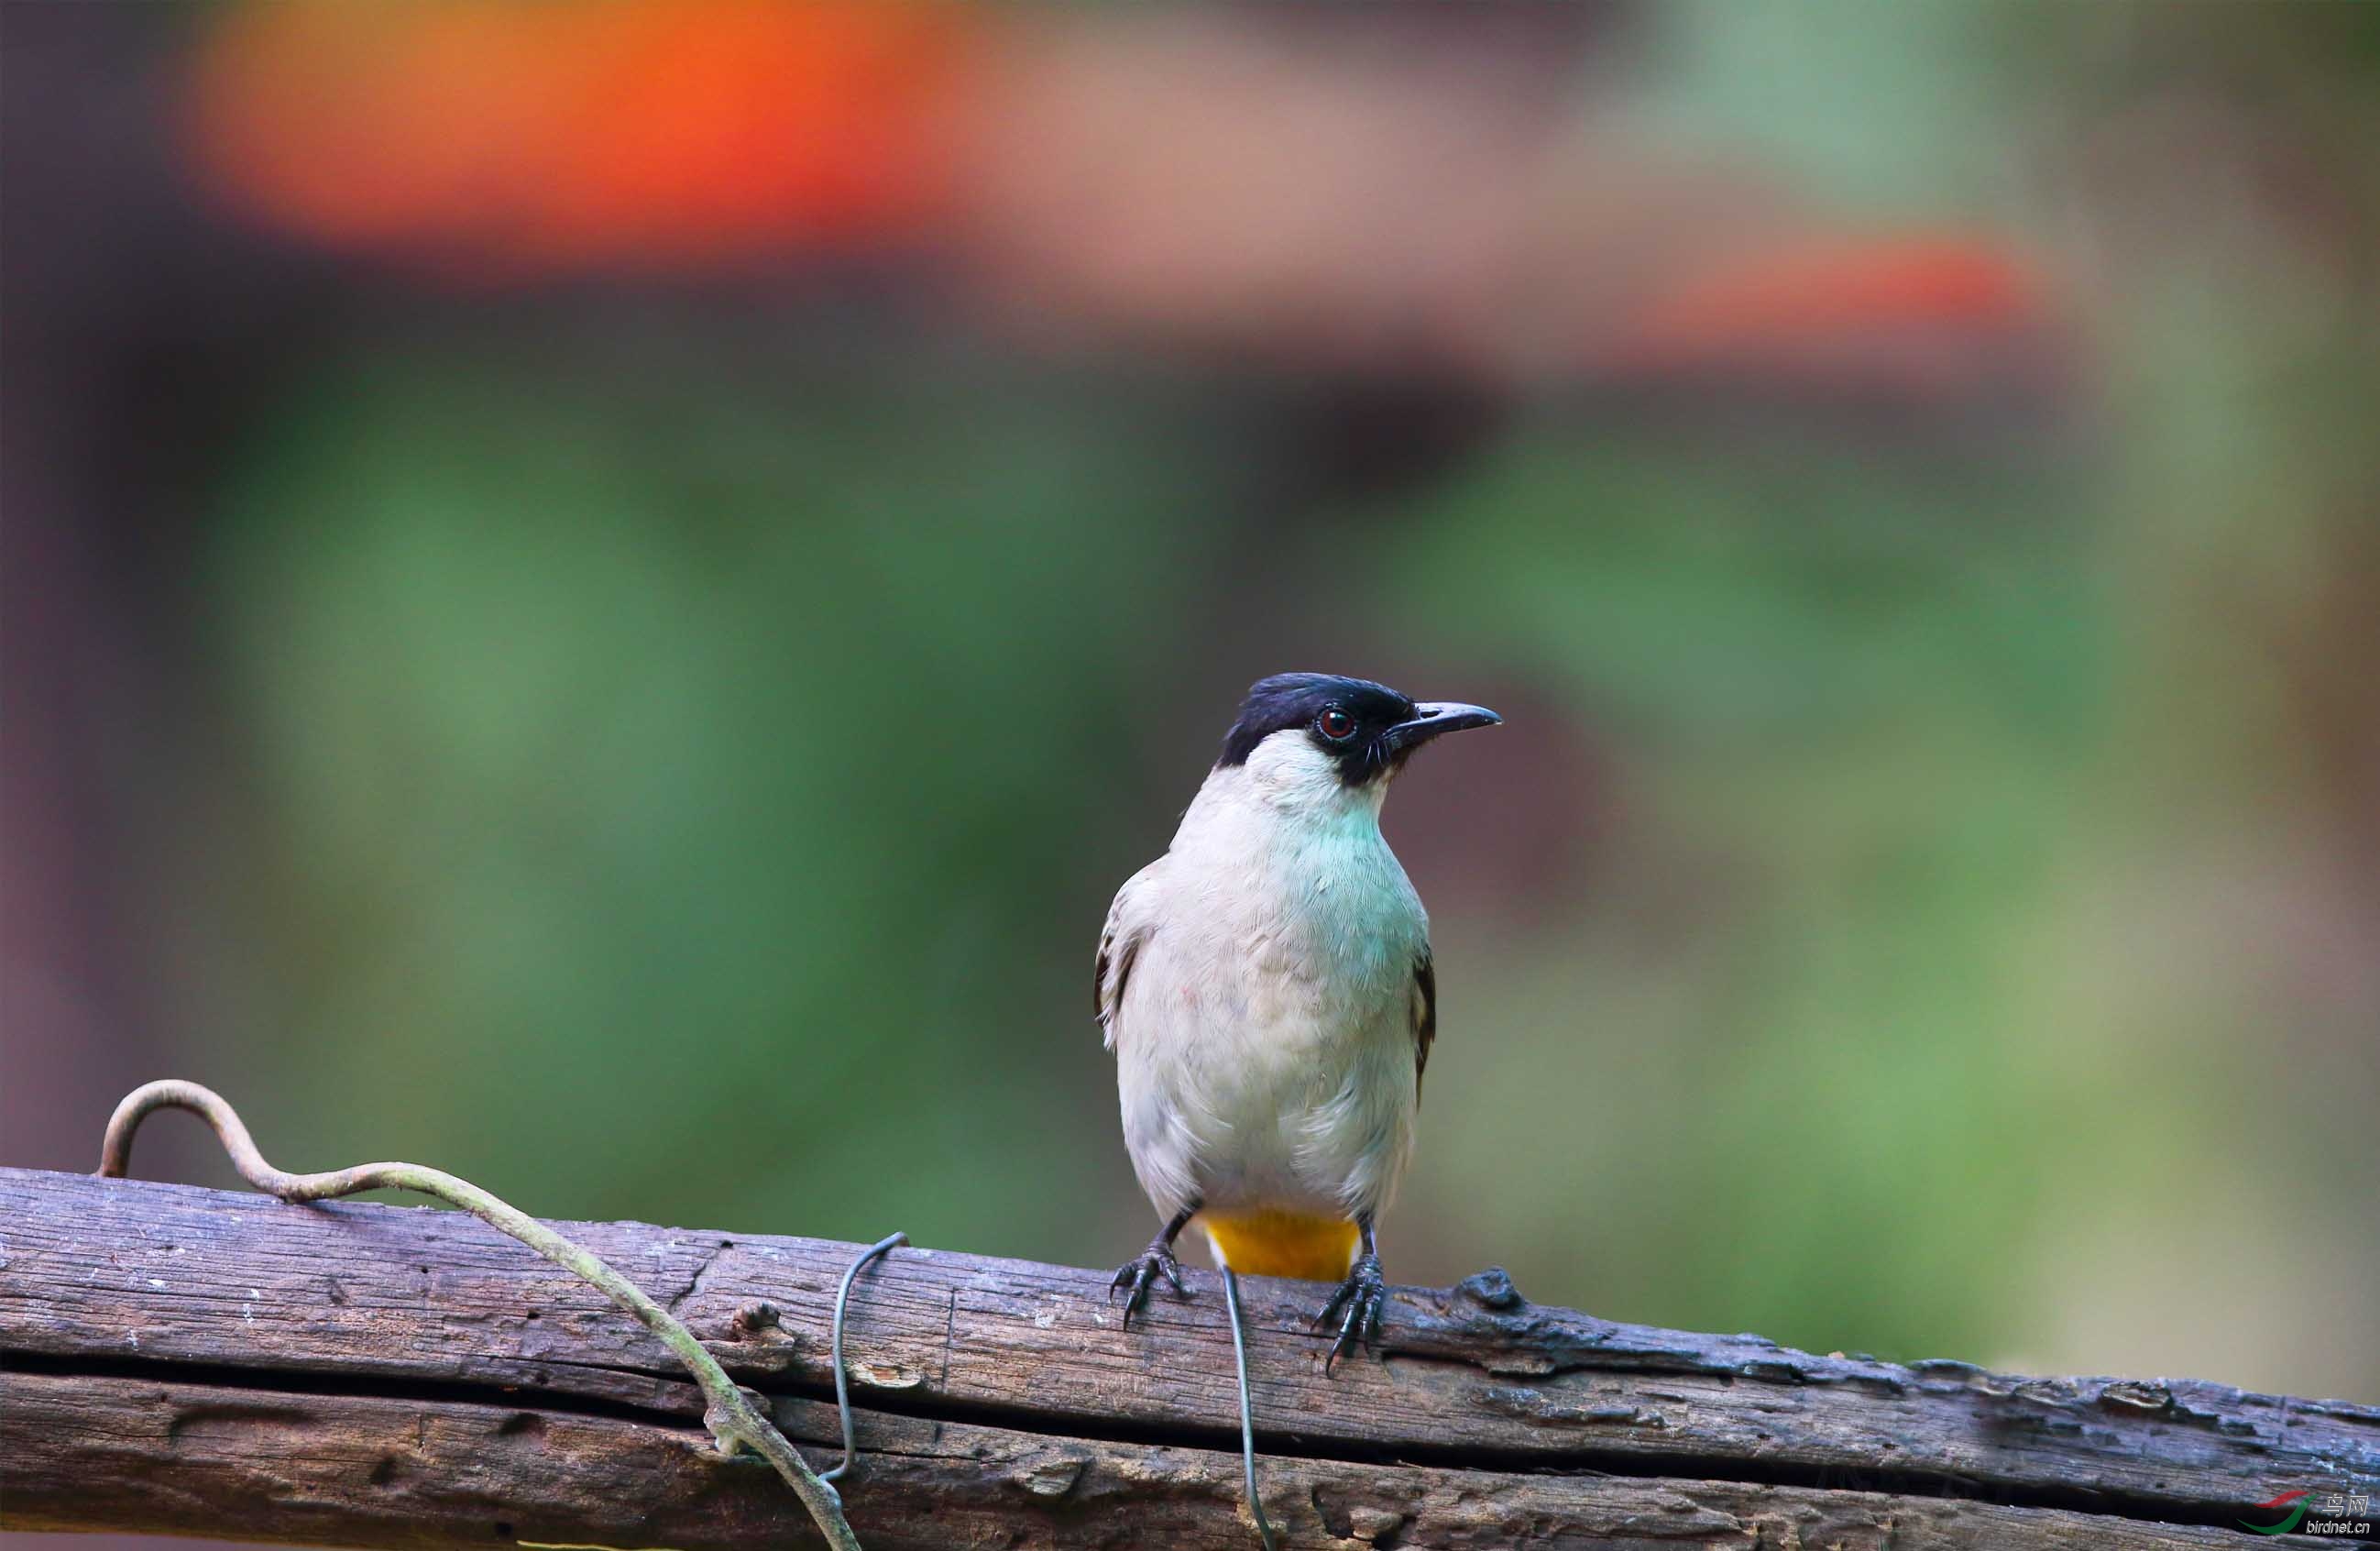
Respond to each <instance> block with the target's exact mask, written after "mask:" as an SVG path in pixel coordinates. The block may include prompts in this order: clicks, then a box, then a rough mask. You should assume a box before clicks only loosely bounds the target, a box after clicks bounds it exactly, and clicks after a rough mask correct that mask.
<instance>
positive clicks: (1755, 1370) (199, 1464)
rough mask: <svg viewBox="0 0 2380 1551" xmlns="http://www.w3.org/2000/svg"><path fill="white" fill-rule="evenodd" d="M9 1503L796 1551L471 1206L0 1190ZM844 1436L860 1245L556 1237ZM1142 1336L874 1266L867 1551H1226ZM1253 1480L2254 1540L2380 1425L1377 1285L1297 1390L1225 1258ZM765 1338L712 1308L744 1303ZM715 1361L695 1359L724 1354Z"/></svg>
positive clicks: (661, 1399) (2322, 1485) (950, 1261)
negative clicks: (1238, 1303)
mask: <svg viewBox="0 0 2380 1551" xmlns="http://www.w3.org/2000/svg"><path fill="white" fill-rule="evenodd" d="M0 1224H5V1227H0V1361H5V1362H6V1367H7V1369H8V1374H7V1378H6V1401H5V1404H0V1524H5V1526H6V1528H9V1529H45V1528H71V1529H111V1530H165V1531H175V1532H180V1533H208V1534H225V1535H237V1536H245V1537H249V1538H258V1539H276V1540H285V1541H298V1542H308V1543H312V1544H317V1545H356V1546H418V1545H432V1544H436V1545H449V1544H453V1543H455V1542H457V1541H476V1542H481V1543H489V1544H504V1543H520V1544H527V1545H565V1544H568V1545H613V1546H631V1545H634V1546H658V1545H668V1546H674V1547H679V1548H682V1551H693V1548H696V1547H707V1546H712V1545H719V1546H725V1545H729V1544H731V1543H737V1542H740V1543H742V1544H744V1545H750V1544H754V1537H755V1536H761V1535H765V1536H769V1537H771V1538H772V1539H774V1540H778V1541H784V1540H791V1541H793V1542H795V1543H797V1544H809V1543H810V1542H811V1540H812V1539H813V1538H814V1532H812V1531H811V1529H810V1528H809V1525H808V1522H807V1516H806V1515H805V1514H804V1513H803V1511H802V1509H801V1508H800V1506H799V1504H798V1503H796V1502H795V1500H794V1498H793V1496H792V1495H791V1494H790V1493H789V1492H787V1491H786V1490H785V1488H784V1485H783V1483H782V1482H780V1481H779V1480H777V1478H776V1477H775V1476H774V1475H773V1474H771V1472H769V1471H768V1470H767V1469H766V1467H764V1466H760V1465H758V1464H756V1463H753V1462H749V1461H741V1460H729V1459H722V1458H721V1457H719V1456H718V1455H717V1454H716V1453H715V1452H713V1451H711V1450H710V1448H709V1447H708V1440H707V1437H706V1435H704V1433H703V1432H702V1430H701V1427H700V1425H699V1416H700V1412H701V1402H700V1398H699V1396H698V1392H697V1391H696V1389H695V1387H694V1386H693V1384H692V1383H691V1382H690V1381H689V1380H687V1379H686V1376H685V1375H684V1374H683V1371H682V1370H679V1369H678V1368H677V1367H676V1365H675V1364H674V1362H673V1361H672V1359H671V1358H670V1357H669V1355H668V1353H667V1352H666V1351H665V1350H664V1349H662V1347H661V1345H660V1344H659V1343H658V1342H657V1341H655V1340H654V1339H653V1338H652V1337H650V1336H649V1335H648V1334H647V1333H646V1332H645V1331H644V1330H643V1329H641V1328H640V1327H639V1326H637V1325H635V1324H634V1323H633V1322H631V1321H629V1320H628V1319H626V1318H625V1316H623V1315H621V1314H620V1313H618V1311H617V1310H615V1309H613V1307H612V1306H611V1305H610V1304H609V1303H607V1302H606V1301H604V1300H603V1299H602V1297H601V1295H600V1294H598V1293H596V1292H595V1291H594V1290H593V1289H592V1288H589V1287H587V1286H586V1285H585V1284H583V1283H581V1282H579V1281H577V1279H576V1278H574V1277H572V1276H569V1275H567V1274H566V1273H565V1272H563V1271H561V1270H560V1269H558V1268H557V1267H555V1266H553V1265H552V1264H548V1263H547V1262H544V1261H542V1260H540V1259H539V1258H537V1257H536V1256H535V1255H533V1254H531V1253H529V1252H528V1251H526V1250H525V1249H523V1248H522V1247H521V1246H520V1245H518V1244H516V1243H515V1242H513V1241H512V1240H508V1239H505V1238H504V1237H502V1236H501V1235H499V1234H497V1233H495V1232H493V1231H492V1230H490V1229H488V1228H487V1227H484V1226H483V1225H481V1224H480V1223H478V1222H476V1221H474V1220H472V1219H471V1218H469V1217H468V1216H464V1215H459V1214H455V1213H450V1212H443V1211H431V1210H412V1209H406V1208H398V1207H388V1206H377V1205H370V1204H359V1203H337V1204H327V1205H313V1206H289V1205H285V1204H282V1203H277V1202H274V1201H272V1200H270V1199H267V1198H263V1197H259V1196H252V1195H243V1194H234V1193H227V1192H223V1191H206V1190H198V1189H192V1188H188V1187H182V1186H173V1185H159V1184H151V1183H144V1182H137V1181H128V1180H100V1179H87V1178H84V1177H81V1176H75V1175H60V1174H43V1173H36V1172H31V1171H26V1170H6V1169H0ZM557 1226H559V1227H561V1228H562V1230H563V1231H564V1232H565V1233H567V1234H569V1235H570V1236H571V1237H573V1238H575V1239H577V1240H579V1241H580V1242H582V1243H584V1244H586V1245H588V1246H589V1248H591V1249H593V1250H595V1251H596V1252H598V1253H600V1254H601V1255H603V1256H604V1257H605V1258H607V1259H609V1260H610V1261H612V1263H613V1264H614V1265H616V1266H618V1267H619V1268H620V1269H621V1270H622V1271H624V1272H625V1273H626V1274H627V1275H629V1276H631V1277H633V1278H635V1279H637V1281H639V1282H640V1283H641V1284H642V1285H643V1286H644V1287H645V1288H646V1289H647V1290H648V1291H650V1292H651V1293H652V1294H653V1296H654V1297H656V1298H657V1299H659V1300H661V1301H662V1302H663V1303H664V1304H665V1305H666V1306H668V1307H670V1308H671V1309H672V1310H673V1311H674V1313H678V1314H679V1316H680V1317H681V1318H683V1319H685V1320H686V1321H687V1323H688V1324H690V1325H692V1326H693V1327H694V1329H695V1330H696V1331H697V1332H698V1334H700V1335H702V1336H703V1337H705V1338H706V1340H707V1341H710V1343H711V1345H712V1349H713V1350H714V1351H716V1352H717V1353H718V1355H719V1356H720V1358H721V1360H722V1362H724V1363H725V1364H726V1365H727V1367H728V1368H729V1370H730V1371H731V1372H732V1373H734V1374H735V1375H736V1377H737V1378H738V1380H739V1381H740V1382H742V1383H744V1384H746V1385H748V1386H752V1387H754V1388H756V1389H758V1390H759V1391H761V1392H763V1393H764V1394H765V1395H766V1396H768V1397H769V1398H770V1399H771V1402H772V1403H773V1405H774V1407H775V1410H776V1413H777V1416H778V1418H779V1421H780V1424H781V1425H782V1426H783V1427H784V1429H785V1430H786V1432H787V1434H788V1435H790V1436H791V1437H792V1438H793V1439H794V1440H795V1442H796V1443H798V1444H802V1445H805V1446H816V1447H817V1450H818V1451H817V1452H814V1453H813V1459H814V1460H815V1461H816V1462H819V1463H826V1462H830V1461H831V1459H832V1457H833V1456H832V1454H831V1453H829V1452H827V1451H826V1446H828V1445H830V1444H831V1443H832V1440H833V1439H834V1438H835V1436H836V1429H835V1419H834V1413H833V1409H832V1405H831V1404H827V1403H823V1402H826V1401H828V1400H830V1399H831V1397H832V1385H833V1374H832V1366H831V1363H830V1361H829V1357H828V1339H827V1321H828V1317H829V1313H830V1311H831V1308H832V1297H833V1292H834V1287H835V1283H836V1281H837V1279H838V1278H839V1277H840V1276H841V1275H842V1273H843V1270H844V1266H846V1265H847V1264H849V1263H850V1261H851V1260H852V1258H853V1257H854V1256H855V1255H856V1253H857V1247H856V1246H852V1245H845V1244H836V1243H830V1242H824V1241H820V1240H803V1239H780V1238H771V1237H764V1236H759V1235H742V1234H729V1233H716V1232H698V1231H696V1230H692V1229H684V1228H659V1227H646V1226H643V1225H639V1224H625V1223H614V1224H564V1225H557ZM1191 1287H1192V1290H1193V1292H1194V1294H1195V1295H1196V1296H1195V1298H1194V1299H1193V1301H1189V1302H1177V1301H1173V1300H1172V1299H1171V1298H1170V1297H1166V1296H1160V1297H1159V1298H1157V1299H1156V1300H1154V1301H1152V1303H1151V1305H1150V1307H1149V1310H1148V1316H1147V1319H1146V1320H1135V1322H1134V1325H1133V1328H1132V1329H1131V1330H1130V1331H1129V1332H1126V1331H1124V1330H1123V1329H1122V1328H1121V1326H1120V1324H1119V1321H1118V1319H1117V1315H1116V1311H1115V1310H1114V1309H1113V1308H1112V1307H1111V1305H1110V1304H1109V1303H1108V1301H1107V1276H1106V1274H1105V1273H1103V1272H1089V1271H1081V1270H1075V1269H1071V1268H1065V1267H1058V1266H1048V1265H1037V1264H1028V1263H1024V1262H1017V1261H1004V1260H993V1259H987V1258H982V1257H977V1256H971V1255H961V1254H954V1253H950V1252H933V1251H918V1250H905V1249H904V1250H895V1251H893V1252H892V1255H891V1257H890V1258H889V1259H888V1260H887V1261H886V1262H885V1263H883V1264H880V1265H879V1266H877V1267H875V1268H873V1269H871V1270H870V1271H868V1273H866V1274H865V1275H864V1276H862V1277H861V1278H860V1280H859V1282H858V1284H857V1286H856V1288H855V1290H854V1293H853V1297H852V1306H851V1315H850V1323H849V1328H848V1331H847V1335H846V1346H847V1355H848V1358H849V1362H850V1367H851V1370H852V1385H853V1393H854V1398H855V1401H856V1404H857V1405H858V1406H859V1407H860V1408H861V1411H860V1414H859V1417H858V1423H857V1432H858V1440H859V1447H860V1450H861V1454H860V1462H859V1465H858V1467H857V1468H856V1470H855V1471H854V1472H852V1474H851V1475H850V1476H849V1477H847V1478H845V1480H844V1483H843V1485H844V1496H845V1498H846V1500H847V1503H848V1506H849V1510H850V1516H851V1520H852V1523H853V1525H854V1527H855V1529H856V1530H857V1531H858V1533H859V1534H860V1536H861V1538H862V1539H863V1540H864V1541H865V1542H866V1543H867V1544H868V1545H869V1547H870V1548H871V1551H883V1548H887V1547H898V1546H912V1545H915V1546H937V1547H939V1546H945V1545H974V1544H978V1543H988V1544H996V1545H1030V1546H1042V1545H1049V1546H1061V1545H1066V1546H1071V1545H1121V1544H1143V1545H1186V1546H1206V1545H1215V1546H1231V1547H1246V1546H1252V1545H1254V1544H1255V1539H1254V1531H1253V1528H1252V1526H1251V1524H1250V1521H1249V1520H1248V1519H1247V1517H1246V1509H1245V1505H1244V1504H1243V1503H1242V1501H1241V1490H1240V1480H1239V1461H1238V1459H1237V1456H1236V1452H1235V1449H1236V1438H1237V1435H1236V1417H1237V1411H1236V1406H1237V1400H1236V1393H1235V1390H1234V1387H1233V1376H1232V1372H1233V1371H1232V1361H1231V1345H1230V1332H1229V1330H1228V1329H1227V1327H1226V1326H1225V1325H1224V1323H1223V1311H1222V1297H1221V1289H1220V1284H1219V1282H1218V1281H1217V1279H1216V1278H1215V1277H1213V1276H1207V1275H1200V1274H1196V1273H1193V1274H1191ZM1245 1292H1246V1294H1247V1301H1248V1308H1249V1317H1250V1323H1251V1329H1250V1332H1249V1337H1250V1362H1251V1365H1252V1377H1253V1381H1254V1385H1255V1391H1256V1393H1255V1405H1256V1413H1257V1433H1258V1445H1259V1447H1260V1448H1261V1449H1262V1450H1263V1451H1264V1457H1263V1458H1262V1459H1260V1461H1259V1479H1260V1482H1261V1484H1262V1487H1263V1490H1264V1495H1265V1500H1266V1504H1267V1507H1268V1509H1269V1511H1270V1513H1271V1515H1272V1517H1273V1518H1274V1520H1275V1521H1276V1523H1277V1524H1278V1525H1279V1526H1280V1527H1281V1531H1282V1532H1283V1534H1284V1537H1285V1539H1286V1540H1287V1542H1288V1543H1289V1544H1290V1545H1299V1546H1305V1545H1376V1546H1383V1547H1385V1546H1391V1545H1397V1546H1410V1547H1419V1546H1436V1545H1448V1546H1459V1545H1460V1546H1467V1545H1477V1546H1486V1545H1580V1546H1588V1545H1594V1546H1603V1545H1745V1546H1778V1545H1847V1546H1868V1545H1874V1546H1882V1545H1888V1544H1889V1545H1894V1546H1937V1545H1939V1546H1949V1545H1991V1546H2012V1547H2028V1546H2065V1545H2073V1546H2083V1545H2090V1546H2094V1547H2103V1546H2112V1547H2119V1548H2121V1547H2131V1546H2148V1545H2218V1544H2238V1543H2239V1542H2238V1540H2237V1536H2238V1534H2239V1526H2240V1520H2242V1519H2243V1518H2248V1519H2253V1520H2256V1521H2258V1522H2265V1521H2269V1520H2270V1519H2272V1518H2274V1517H2277V1515H2258V1514H2256V1513H2255V1512H2254V1511H2253V1508H2252V1507H2251V1505H2253V1504H2255V1503H2259V1502H2263V1501H2265V1500H2266V1499H2268V1498H2270V1497H2272V1496H2276V1495H2277V1494H2278V1493H2281V1492H2284V1491H2289V1490H2295V1489H2299V1488H2305V1489H2310V1490H2312V1491H2313V1492H2315V1493H2317V1494H2321V1495H2327V1494H2329V1493H2333V1492H2337V1493H2341V1494H2348V1493H2359V1492H2360V1493H2365V1494H2374V1495H2380V1408H2373V1407H2367V1406H2358V1405H2352V1404H2349V1403H2346V1402H2342V1401H2311V1400H2300V1399H2292V1398H2276V1397H2270V1396H2261V1395H2254V1394H2249V1393H2245V1392H2242V1391H2240V1390H2236V1389H2231V1388H2228V1387H2226V1386H2217V1385H2212V1384H2206V1383H2201V1382H2197V1381H2187V1380H2181V1381H2164V1380H2157V1381H2143V1380H2117V1379H2024V1378H2016V1377H2010V1376H2006V1375H2000V1374H1989V1373H1985V1372H1984V1371H1983V1370H1980V1369H1977V1368H1973V1367H1971V1366H1969V1365H1967V1364H1963V1363H1955V1362H1929V1363H1918V1364H1915V1365H1913V1366H1908V1367H1902V1366H1899V1365H1896V1364H1892V1363H1886V1362H1875V1361H1872V1360H1868V1359H1864V1358H1850V1357H1840V1356H1830V1357H1819V1356H1814V1355H1811V1354H1808V1353H1803V1352H1797V1351H1793V1350H1791V1349H1785V1348H1780V1347H1778V1346H1776V1345H1774V1344H1773V1343H1770V1342H1767V1341H1764V1340H1761V1339H1759V1338H1758V1337H1746V1336H1700V1335H1692V1334H1688V1333H1683V1332H1678V1331H1668V1330H1658V1329H1654V1328H1650V1327H1646V1326H1641V1325H1614V1324H1611V1323H1609V1322H1606V1321H1601V1320H1597V1319H1593V1318H1591V1317H1589V1316H1586V1315H1584V1314H1579V1313H1573V1312H1570V1311H1567V1310H1558V1309H1544V1308H1537V1307H1535V1306H1532V1305H1530V1304H1528V1303H1526V1302H1525V1301H1523V1300H1522V1299H1521V1298H1520V1295H1519V1294H1518V1293H1517V1292H1516V1291H1515V1290H1514V1289H1513V1288H1512V1286H1511V1284H1510V1282H1509V1281H1507V1280H1505V1279H1504V1278H1503V1276H1501V1274H1500V1273H1494V1272H1489V1273H1482V1274H1481V1275H1480V1276H1474V1277H1472V1278H1470V1279H1469V1280H1467V1281H1465V1282H1464V1283H1463V1284H1461V1285H1460V1286H1459V1287H1457V1288H1452V1289H1447V1290H1428V1289H1419V1288H1399V1289H1397V1291H1396V1294H1395V1296H1394V1298H1393V1299H1392V1301H1391V1305H1390V1315H1389V1320H1388V1325H1387V1330H1386V1335H1385V1339H1384V1342H1383V1348H1384V1350H1383V1355H1382V1356H1381V1357H1380V1358H1378V1359H1377V1360H1372V1361H1359V1362H1353V1363H1342V1365H1341V1366H1340V1369H1339V1372H1338V1373H1337V1374H1336V1375H1335V1376H1330V1377H1326V1376H1325V1375H1324V1374H1323V1371H1322V1354H1323V1350H1324V1347H1325V1344H1326V1343H1325V1341H1324V1340H1323V1338H1321V1337H1317V1336H1314V1335H1313V1334H1311V1333H1310V1332H1309V1330H1308V1328H1307V1321H1308V1319H1309V1318H1310V1316H1311V1313H1312V1309H1313V1305H1315V1303H1316V1302H1317V1301H1318V1299H1317V1289H1315V1288H1311V1287H1308V1286H1305V1285H1304V1284H1299V1283H1288V1282H1275V1281H1269V1280H1266V1279H1262V1278H1249V1279H1248V1280H1247V1281H1246V1282H1245ZM764 1299H765V1300H767V1301H769V1302H771V1303H772V1304H774V1305H775V1307H776V1308H777V1309H778V1310H780V1311H782V1320H781V1323H780V1324H779V1325H775V1326H773V1327H764V1328H761V1329H759V1330H754V1329H751V1328H749V1327H748V1326H747V1327H744V1328H738V1327H737V1326H736V1325H735V1316H736V1314H737V1313H738V1311H739V1310H743V1309H745V1308H747V1306H749V1305H751V1304H752V1303H754V1302H756V1301H759V1300H764ZM714 1337H715V1339H713V1338H714Z"/></svg>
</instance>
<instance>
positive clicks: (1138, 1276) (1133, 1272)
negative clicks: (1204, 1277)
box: [1108, 1240, 1190, 1330]
mask: <svg viewBox="0 0 2380 1551" xmlns="http://www.w3.org/2000/svg"><path fill="white" fill-rule="evenodd" d="M1160 1276H1162V1277H1164V1278H1165V1279H1166V1280H1167V1281H1168V1282H1170V1283H1172V1286H1173V1296H1174V1297H1176V1298H1181V1299H1187V1298H1188V1297H1190V1289H1189V1288H1186V1287H1184V1286H1183V1285H1182V1264H1181V1262H1179V1261H1177V1260H1175V1259H1174V1258H1173V1248H1172V1245H1170V1244H1167V1243H1165V1242H1164V1241H1163V1240H1160V1241H1158V1242H1156V1243H1153V1244H1151V1245H1149V1247H1148V1248H1147V1249H1146V1250H1143V1251H1142V1252H1140V1254H1139V1255H1138V1256H1137V1257H1135V1259H1132V1260H1128V1261H1125V1262H1124V1263H1123V1265H1122V1266H1121V1267H1119V1268H1118V1269H1117V1271H1116V1274H1115V1280H1113V1281H1111V1282H1110V1283H1109V1284H1108V1301H1109V1302H1111V1303H1112V1302H1114V1301H1115V1295H1116V1294H1117V1293H1119V1292H1122V1291H1123V1289H1124V1288H1126V1287H1127V1286H1129V1287H1130V1288H1132V1291H1131V1293H1130V1294H1129V1295H1128V1296H1127V1297H1126V1298H1125V1299H1124V1301H1123V1327H1124V1328H1125V1329H1126V1330H1129V1329H1131V1328H1132V1316H1133V1311H1135V1309H1138V1308H1139V1307H1140V1306H1141V1305H1142V1304H1143V1303H1146V1302H1147V1301H1148V1289H1149V1288H1150V1287H1152V1286H1153V1285H1155V1283H1156V1280H1157V1278H1158V1277H1160Z"/></svg>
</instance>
